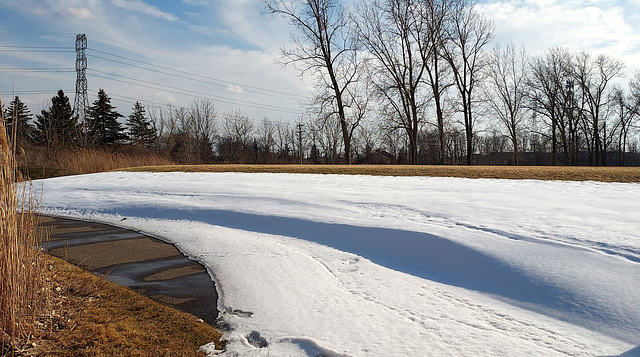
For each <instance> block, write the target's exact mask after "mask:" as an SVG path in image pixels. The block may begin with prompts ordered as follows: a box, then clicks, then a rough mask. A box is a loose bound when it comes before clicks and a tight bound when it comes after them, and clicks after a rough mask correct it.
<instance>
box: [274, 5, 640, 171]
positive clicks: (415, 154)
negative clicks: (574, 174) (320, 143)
mask: <svg viewBox="0 0 640 357" xmlns="http://www.w3.org/2000/svg"><path fill="white" fill-rule="evenodd" d="M264 4H265V11H264V12H265V13H266V14H270V15H281V16H282V17H283V18H285V19H286V20H288V21H289V23H290V25H291V26H292V32H291V37H292V42H291V46H290V47H289V48H284V49H283V50H282V57H281V59H280V61H281V63H282V64H283V65H294V66H295V67H296V68H297V69H298V70H299V72H300V74H301V75H308V76H311V77H312V78H315V79H316V81H317V82H316V88H317V92H316V93H315V97H314V100H313V102H312V103H310V107H311V108H313V112H315V113H320V114H319V115H317V119H318V120H320V121H328V122H330V123H331V125H336V126H338V127H339V128H340V132H341V137H342V144H343V155H344V160H345V162H347V163H349V162H351V161H352V160H351V157H352V154H353V153H354V152H353V150H352V149H351V146H352V142H353V141H354V136H353V135H354V133H356V132H357V128H358V127H359V126H361V124H362V123H363V122H365V121H366V120H373V121H374V122H377V123H378V124H380V125H384V126H386V128H387V130H388V131H392V130H398V131H400V132H401V135H402V136H403V137H404V138H405V140H406V142H407V148H406V149H407V150H408V152H409V153H408V155H409V156H410V163H412V164H417V163H424V159H423V158H422V157H421V151H423V150H424V148H422V147H421V146H424V145H427V146H428V147H429V153H428V155H427V156H429V157H432V158H433V159H434V160H433V161H429V163H436V164H452V163H460V161H459V159H460V158H459V155H460V153H462V155H464V160H463V163H466V164H473V163H476V162H478V158H477V156H478V155H481V156H485V155H483V154H486V151H488V150H489V151H490V150H491V148H492V147H493V150H501V151H509V152H511V155H510V156H509V157H508V158H505V159H503V160H502V161H508V162H510V163H512V164H519V163H522V162H531V160H525V159H526V158H525V157H526V156H531V155H525V154H531V152H539V151H540V152H548V153H549V154H550V155H549V156H550V158H548V159H547V161H549V162H548V164H558V163H562V164H565V165H577V164H583V165H584V164H589V165H607V164H609V163H610V161H611V160H610V159H609V156H611V153H612V152H616V153H617V155H618V156H619V157H618V158H617V160H616V163H617V164H625V156H626V155H625V154H626V153H627V152H628V151H632V152H637V150H638V148H637V146H638V138H637V134H638V124H637V123H638V118H639V116H640V115H639V110H638V107H639V105H640V73H636V74H635V76H634V77H633V78H631V79H630V80H629V83H628V85H627V88H624V86H623V85H622V82H621V81H622V80H623V69H624V63H622V61H620V60H617V59H614V58H612V57H610V56H607V55H597V56H594V55H592V54H590V53H587V52H584V51H583V52H577V53H572V52H570V51H569V50H567V49H564V48H552V49H549V50H548V51H547V52H546V53H545V54H544V55H541V56H536V57H533V58H531V57H530V56H529V55H528V54H527V51H526V50H525V49H524V48H520V49H519V48H516V46H515V45H513V44H510V45H507V46H506V47H501V46H500V45H497V44H496V45H493V46H491V44H492V42H493V37H494V31H495V25H494V23H493V22H492V21H490V20H488V19H487V18H486V17H485V16H484V15H483V14H482V13H480V12H479V11H478V10H477V9H476V7H475V1H474V0H368V1H363V0H360V1H356V2H355V4H353V5H351V6H346V5H345V4H344V3H343V1H341V0H298V1H294V0H264ZM460 136H462V138H461V137H460ZM460 139H462V140H463V143H462V144H463V146H462V147H461V146H460V142H459V140H460ZM421 141H422V143H421ZM425 141H427V144H424V142H425ZM422 156H424V155H422ZM523 160H524V161H523Z"/></svg>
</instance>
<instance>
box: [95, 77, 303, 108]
mask: <svg viewBox="0 0 640 357" xmlns="http://www.w3.org/2000/svg"><path fill="white" fill-rule="evenodd" d="M88 70H89V71H90V72H91V73H92V75H93V76H95V77H98V78H103V79H108V80H111V81H116V82H121V83H126V84H131V85H136V86H140V87H145V88H150V89H157V90H164V91H167V92H171V93H175V94H180V95H194V94H196V95H198V96H199V97H200V98H209V99H216V100H218V101H220V102H223V103H227V104H234V105H244V106H248V107H252V108H257V109H266V110H273V111H280V112H285V113H288V114H298V113H299V111H298V110H295V109H291V108H285V107H279V106H275V105H269V104H260V103H256V102H249V101H245V100H240V99H233V98H229V97H223V96H218V95H214V94H209V93H204V92H199V91H194V90H190V89H184V88H178V87H173V86H168V85H164V84H160V83H154V82H150V81H145V80H141V79H138V78H131V77H127V76H122V75H118V74H113V73H108V72H104V71H100V70H97V69H92V68H89V69H88ZM96 72H97V73H103V74H107V75H109V76H113V77H120V78H124V79H126V80H122V79H116V78H110V77H107V76H103V75H100V74H96Z"/></svg>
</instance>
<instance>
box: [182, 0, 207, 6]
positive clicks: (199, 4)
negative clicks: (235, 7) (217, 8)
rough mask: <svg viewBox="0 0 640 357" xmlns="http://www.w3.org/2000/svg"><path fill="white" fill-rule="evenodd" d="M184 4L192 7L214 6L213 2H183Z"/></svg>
mask: <svg viewBox="0 0 640 357" xmlns="http://www.w3.org/2000/svg"><path fill="white" fill-rule="evenodd" d="M182 2H183V3H185V4H187V5H192V6H205V5H213V0H182Z"/></svg>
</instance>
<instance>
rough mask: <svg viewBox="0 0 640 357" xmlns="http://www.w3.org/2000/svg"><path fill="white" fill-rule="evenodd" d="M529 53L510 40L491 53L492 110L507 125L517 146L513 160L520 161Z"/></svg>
mask: <svg viewBox="0 0 640 357" xmlns="http://www.w3.org/2000/svg"><path fill="white" fill-rule="evenodd" d="M528 68H529V55H528V54H527V51H526V50H525V49H524V47H521V49H520V50H519V51H518V50H516V47H515V45H513V44H510V45H508V46H507V47H505V48H504V49H503V48H501V47H500V46H499V45H496V46H495V47H494V49H493V51H492V52H491V55H490V57H489V66H488V68H487V81H486V86H485V90H486V92H487V93H486V98H487V104H488V107H489V111H490V112H491V114H493V116H494V117H497V118H498V119H499V121H500V122H501V123H502V124H503V125H504V127H505V128H506V129H507V137H508V138H509V140H511V145H512V147H513V164H514V165H518V154H519V152H520V151H519V139H520V133H521V131H522V130H523V126H524V123H523V121H524V111H525V109H526V108H525V94H526V84H527V71H528Z"/></svg>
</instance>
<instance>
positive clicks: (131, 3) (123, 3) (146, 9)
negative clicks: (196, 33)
mask: <svg viewBox="0 0 640 357" xmlns="http://www.w3.org/2000/svg"><path fill="white" fill-rule="evenodd" d="M111 3H112V4H113V5H115V6H117V7H119V8H122V9H125V10H131V11H136V12H140V13H143V14H146V15H150V16H153V17H157V18H159V19H164V20H168V21H180V19H179V18H178V17H177V16H175V15H173V14H170V13H168V12H164V11H162V10H160V9H158V8H157V7H155V6H152V5H149V4H147V3H146V2H144V1H142V0H111Z"/></svg>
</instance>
